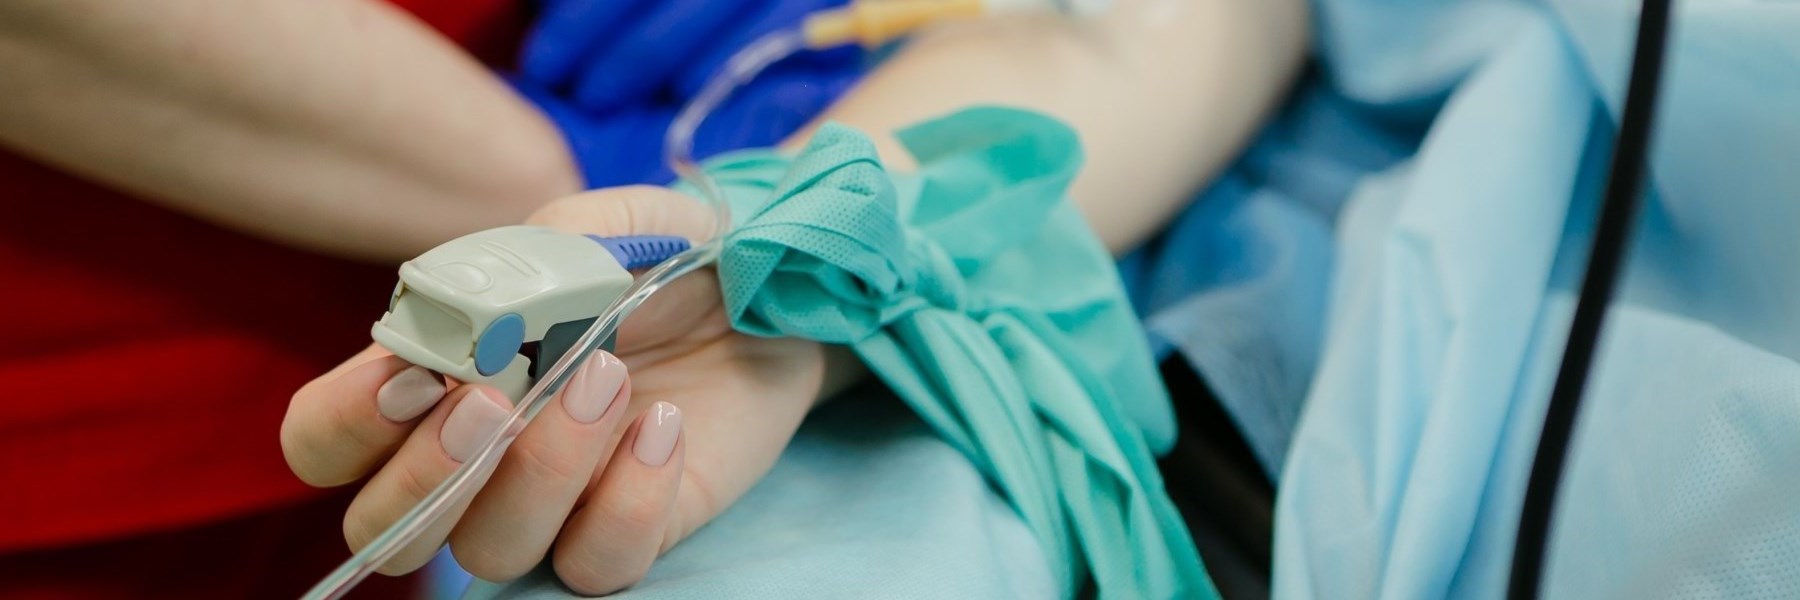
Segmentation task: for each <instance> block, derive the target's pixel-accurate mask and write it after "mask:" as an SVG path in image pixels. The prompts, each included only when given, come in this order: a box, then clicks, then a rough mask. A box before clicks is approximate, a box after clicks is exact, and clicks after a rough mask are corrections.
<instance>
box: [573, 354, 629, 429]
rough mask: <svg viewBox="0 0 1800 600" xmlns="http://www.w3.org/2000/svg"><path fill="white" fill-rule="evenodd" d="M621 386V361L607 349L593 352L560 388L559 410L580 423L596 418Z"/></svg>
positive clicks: (623, 370) (617, 393) (622, 366)
mask: <svg viewBox="0 0 1800 600" xmlns="http://www.w3.org/2000/svg"><path fill="white" fill-rule="evenodd" d="M624 386H625V363H623V362H619V358H618V357H616V356H613V355H612V354H611V353H608V352H595V353H594V354H593V355H592V356H589V357H588V360H587V364H586V365H584V366H582V368H581V372H579V373H576V374H575V380H574V381H571V382H569V388H568V389H567V390H565V391H564V392H563V395H562V399H563V410H564V411H567V412H568V413H569V416H570V417H574V419H575V420H576V421H580V422H582V423H592V422H594V421H598V420H600V415H604V414H606V409H608V408H611V407H612V403H613V399H614V398H618V397H619V388H621V387H624Z"/></svg>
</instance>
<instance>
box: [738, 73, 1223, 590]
mask: <svg viewBox="0 0 1800 600" xmlns="http://www.w3.org/2000/svg"><path fill="white" fill-rule="evenodd" d="M899 139H900V141H901V142H902V143H903V144H904V145H905V146H906V147H907V149H908V150H909V151H910V152H911V153H912V154H913V155H914V157H915V158H916V159H917V160H918V162H919V165H920V167H919V170H918V172H917V174H914V175H903V174H895V173H890V172H888V171H887V170H886V169H884V168H883V167H882V165H881V163H880V161H879V160H878V158H877V157H876V154H875V149H874V146H873V145H872V144H871V143H870V142H869V140H868V139H867V138H866V137H865V136H863V135H862V134H861V133H859V132H857V131H855V130H853V129H850V128H847V127H843V126H840V125H836V124H828V125H826V126H824V127H823V128H821V129H820V130H819V131H818V133H817V134H815V135H814V137H813V139H812V141H811V143H810V144H809V145H808V146H807V147H806V148H805V149H804V150H802V151H801V152H800V153H799V154H798V155H796V156H794V157H791V158H790V157H785V156H781V155H779V154H776V153H773V152H766V151H759V152H751V153H738V154H733V155H728V156H725V157H721V158H719V159H716V160H713V161H711V162H709V164H708V171H709V172H710V173H711V174H712V175H713V176H714V178H715V179H716V181H717V182H718V183H719V184H720V187H721V189H722V190H724V191H725V193H726V196H727V199H728V201H729V202H730V203H731V205H732V210H733V215H734V221H735V223H734V225H735V227H734V228H733V230H732V232H731V233H730V234H728V236H727V238H726V239H725V246H724V251H723V254H722V256H721V258H720V262H719V281H720V284H721V289H722V291H723V295H724V299H725V303H726V307H727V309H728V311H729V315H730V317H731V319H732V323H733V326H735V327H736V328H737V329H738V330H740V331H743V332H746V333H749V334H753V335H761V336H793V337H801V338H807V339H813V340H819V341H823V342H829V343H834V344H844V345H847V346H849V347H851V348H853V349H854V350H855V352H856V354H857V355H858V356H860V357H861V358H862V360H863V361H864V362H865V363H866V364H867V365H868V367H869V369H870V370H871V371H873V372H874V373H875V374H876V375H877V376H879V377H880V378H881V380H882V381H883V382H885V383H886V384H887V385H888V386H889V387H890V388H892V389H893V390H894V392H895V393H896V394H897V395H899V396H900V397H901V398H902V399H903V400H904V401H905V402H906V403H907V404H908V405H909V406H911V407H912V408H913V410H915V411H916V412H918V414H919V415H921V416H922V417H923V418H924V420H925V421H926V422H927V423H928V424H929V425H930V426H931V427H932V428H933V429H934V430H935V431H936V432H937V433H938V434H939V435H941V436H943V438H944V439H946V440H947V441H948V442H949V443H950V444H951V445H952V446H953V447H955V448H956V449H957V450H958V451H960V452H961V453H962V454H963V455H964V456H966V457H968V459H969V460H970V461H971V462H972V463H973V464H974V465H975V466H976V467H977V469H979V470H980V471H981V473H982V474H983V475H984V476H985V477H987V478H988V480H989V481H990V482H992V484H993V485H994V486H995V487H996V488H997V489H999V490H1000V492H1001V493H1002V495H1003V496H1005V497H1006V498H1007V500H1008V501H1009V503H1010V504H1011V505H1012V506H1013V507H1014V508H1015V509H1016V510H1017V511H1018V513H1019V515H1020V516H1021V518H1022V519H1023V520H1024V521H1025V523H1026V524H1027V525H1028V526H1029V527H1030V528H1031V529H1032V531H1033V532H1034V533H1035V535H1036V536H1037V538H1038V540H1039V542H1040V544H1042V545H1043V547H1044V550H1045V555H1046V556H1048V557H1050V559H1051V562H1052V568H1053V569H1056V571H1057V575H1058V576H1059V578H1060V579H1061V581H1062V583H1063V589H1064V590H1065V593H1066V594H1070V595H1072V594H1073V593H1075V591H1076V590H1078V589H1080V587H1081V586H1082V585H1083V584H1084V583H1085V582H1086V581H1088V580H1089V578H1091V579H1092V581H1093V582H1094V584H1095V586H1096V589H1097V590H1098V591H1099V594H1100V596H1101V597H1105V598H1216V597H1217V592H1216V591H1215V590H1214V589H1213V586H1212V584H1211V582H1210V580H1209V579H1208V577H1207V575H1206V571H1205V568H1204V566H1202V564H1201V562H1200V558H1199V555H1198V554H1197V552H1196V551H1195V550H1194V547H1193V545H1192V544H1191V542H1190V541H1189V538H1188V536H1187V531H1186V527H1185V526H1184V524H1183V522H1182V520H1181V517H1180V515H1179V513H1177V512H1176V510H1175V508H1174V506H1173V505H1172V504H1171V503H1170V501H1169V499H1168V496H1167V495H1166V494H1165V493H1164V491H1163V487H1162V480H1161V478H1160V476H1159V475H1158V473H1157V471H1156V465H1155V462H1154V454H1155V453H1157V452H1162V451H1166V450H1167V449H1168V447H1169V446H1171V445H1172V444H1173V440H1174V433H1175V422H1174V418H1173V415H1172V413H1171V410H1170V406H1169V400H1168V398H1167V396H1166V394H1165V392H1164V391H1163V388H1162V386H1161V384H1160V382H1159V380H1158V377H1157V373H1156V369H1155V365H1154V363H1153V361H1152V358H1151V355H1150V349H1149V347H1148V346H1147V344H1146V343H1145V341H1144V338H1143V336H1142V333H1141V332H1140V331H1139V329H1138V324H1137V319H1136V317H1135V316H1134V314H1133V312H1132V310H1131V307H1130V305H1129V304H1128V302H1127V300H1126V298H1125V296H1124V292H1123V291H1122V289H1121V286H1120V283H1119V280H1118V276H1117V273H1116V271H1115V270H1114V267H1113V263H1112V260H1111V258H1110V257H1109V256H1108V255H1107V253H1106V250H1105V248H1104V247H1102V246H1101V245H1100V243H1099V242H1098V240H1097V239H1095V238H1094V236H1093V234H1092V233H1091V232H1090V231H1089V230H1088V229H1087V226H1086V224H1085V223H1084V221H1083V220H1082V219H1081V216H1080V215H1079V214H1078V213H1077V212H1076V211H1075V209H1074V207H1073V206H1072V205H1071V204H1070V203H1069V202H1068V201H1067V199H1066V196H1065V191H1066V189H1067V186H1068V184H1069V182H1070V180H1071V179H1072V178H1073V177H1074V175H1075V173H1076V172H1077V170H1078V169H1079V168H1080V165H1081V161H1082V155H1081V148H1080V144H1079V142H1078V140H1077V138H1076V136H1075V134H1074V132H1073V131H1071V130H1070V129H1068V128H1067V127H1066V126H1064V125H1062V124H1061V123H1059V122H1057V121H1055V120H1053V119H1050V118H1048V117H1044V116H1041V115H1037V114H1033V113H1028V112H1023V111H1018V110H1012V109H1004V108H975V109H969V110H964V111H961V112H958V113H955V114H953V115H950V116H948V117H944V118H941V119H937V120H934V121H930V122H926V123H923V124H920V125H916V126H913V127H911V128H908V129H906V130H904V131H901V132H899Z"/></svg>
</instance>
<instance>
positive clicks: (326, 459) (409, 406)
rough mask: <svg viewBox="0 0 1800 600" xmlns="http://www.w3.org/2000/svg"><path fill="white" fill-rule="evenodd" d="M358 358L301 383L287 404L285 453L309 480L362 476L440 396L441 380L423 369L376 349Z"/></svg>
mask: <svg viewBox="0 0 1800 600" xmlns="http://www.w3.org/2000/svg"><path fill="white" fill-rule="evenodd" d="M358 357H359V358H361V362H360V363H357V362H346V363H345V365H344V366H340V367H339V368H337V369H335V370H333V371H332V372H331V373H327V374H326V375H325V376H323V377H320V378H318V379H315V380H313V381H312V382H311V383H308V384H307V385H306V386H305V387H302V388H300V391H298V392H295V393H294V399H293V401H292V402H290V403H289V404H288V412H287V417H286V418H285V419H283V420H282V423H281V449H282V454H283V455H285V456H286V457H287V461H288V468H290V469H292V470H293V471H294V474H295V475H298V476H299V477H300V479H301V480H302V481H305V482H307V483H308V484H311V485H315V486H334V485H343V484H345V483H349V482H351V481H355V480H356V479H357V478H360V477H362V476H363V475H365V474H367V473H368V472H369V470H370V469H371V468H374V466H375V465H376V464H378V463H380V461H381V460H382V459H384V458H386V457H387V456H388V455H389V454H391V453H393V451H394V449H395V448H396V447H398V446H399V445H400V442H401V441H403V440H405V439H406V435H407V433H408V432H410V431H412V429H413V426H414V421H417V420H418V417H419V415H422V414H424V413H425V412H426V411H428V410H430V409H431V407H432V406H433V405H435V404H437V402H438V400H439V399H440V398H442V397H443V396H444V380H443V378H441V377H439V376H438V375H437V374H435V373H432V372H431V371H428V370H426V369H425V368H423V367H417V366H413V365H411V364H408V363H407V362H406V361H405V360H402V359H400V358H399V357H396V356H393V355H386V354H385V353H384V352H378V351H377V349H375V348H374V347H371V350H365V351H364V352H363V353H362V354H359V355H358ZM355 360H357V359H352V361H355ZM351 365H354V366H351Z"/></svg>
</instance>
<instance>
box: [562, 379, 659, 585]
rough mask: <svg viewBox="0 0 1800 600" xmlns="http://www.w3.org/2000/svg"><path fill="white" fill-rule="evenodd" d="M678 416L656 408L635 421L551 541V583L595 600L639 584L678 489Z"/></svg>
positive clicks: (654, 556) (655, 552) (648, 566)
mask: <svg viewBox="0 0 1800 600" xmlns="http://www.w3.org/2000/svg"><path fill="white" fill-rule="evenodd" d="M681 438H682V436H681V411H680V410H679V409H677V408H675V406H674V405H672V404H669V403H667V402H657V403H656V404H653V405H651V406H650V409H649V410H646V411H644V414H643V415H642V416H640V417H638V420H637V422H636V423H634V424H633V425H632V426H631V428H630V429H628V430H626V432H625V437H623V438H621V439H620V440H619V449H618V451H616V452H615V453H614V455H613V457H612V460H610V461H608V462H607V465H606V472H605V474H603V475H601V476H600V483H599V485H598V486H596V487H595V488H594V491H593V492H592V495H591V496H590V497H589V498H588V502H587V504H586V505H585V506H583V507H581V510H578V511H576V512H575V516H574V517H573V518H571V519H570V520H569V524H568V526H567V527H565V528H564V529H563V532H562V535H561V536H560V537H558V538H557V541H556V556H555V558H554V559H553V563H554V566H555V568H556V575H557V576H558V577H560V578H561V579H562V581H563V583H564V584H567V585H568V586H569V588H570V589H573V590H575V591H576V592H577V593H581V594H587V595H599V594H605V593H610V592H614V591H617V590H619V589H621V588H624V587H625V586H628V585H631V584H633V583H636V582H637V581H638V580H640V579H643V577H644V573H646V572H648V571H649V570H650V563H651V561H653V560H655V559H656V556H657V554H658V553H659V552H660V551H661V550H662V549H663V547H664V545H665V544H664V542H665V541H666V540H667V538H668V536H670V535H672V534H671V532H670V531H669V529H670V528H669V526H668V524H669V519H670V515H672V514H673V513H674V506H675V492H676V490H677V489H678V488H679V487H680V485H681V473H682V461H683V450H684V447H685V444H684V443H683V442H682V439H681Z"/></svg>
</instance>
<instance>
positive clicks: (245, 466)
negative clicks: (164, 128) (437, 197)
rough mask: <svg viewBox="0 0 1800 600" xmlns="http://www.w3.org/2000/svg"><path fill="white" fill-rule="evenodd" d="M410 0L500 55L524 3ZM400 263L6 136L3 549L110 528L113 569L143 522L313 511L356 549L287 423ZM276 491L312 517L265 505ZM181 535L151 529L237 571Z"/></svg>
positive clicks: (97, 540)
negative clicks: (263, 223) (337, 256)
mask: <svg viewBox="0 0 1800 600" xmlns="http://www.w3.org/2000/svg"><path fill="white" fill-rule="evenodd" d="M295 1H304V0H295ZM395 3H396V4H398V5H400V6H401V7H402V8H404V9H406V10H408V11H410V12H412V13H413V14H414V15H416V16H418V17H419V18H420V19H422V20H423V21H425V22H426V23H428V24H430V25H431V26H432V27H434V28H436V29H437V30H438V31H440V32H443V33H444V34H445V35H447V36H449V37H450V38H452V39H454V40H456V41H457V42H458V43H460V44H463V45H464V47H466V48H469V49H470V50H471V51H475V52H476V53H477V54H479V55H482V56H483V57H484V58H486V59H490V62H492V61H493V60H494V59H504V58H507V56H506V55H507V54H508V52H509V50H510V49H511V48H512V47H513V46H514V45H515V42H516V39H517V36H516V34H517V32H518V30H519V25H520V24H521V23H522V21H523V18H524V15H523V14H522V13H521V11H520V9H519V7H518V6H517V3H516V2H514V1H513V0H397V1H396V2H395ZM368 200H369V201H379V199H378V198H370V199H368ZM395 276H396V275H395V269H394V268H393V267H371V266H364V265H355V264H351V263H347V262H343V261H339V260H334V259H330V258H325V257H321V256H316V255H312V254H308V253H305V252H301V251H297V250H292V249H288V248H284V247H281V246H278V245H275V244H273V243H269V242H264V241H262V240H259V239H256V238H252V237H249V236H245V235H240V234H237V233H233V232H230V231H226V230H223V229H220V228H217V227H214V226H212V225H209V224H207V223H204V222H201V221H198V220H195V219H193V218H190V217H187V216H185V215H182V214H178V213H175V212H171V211H168V210H164V209H162V208H158V207H156V206H154V205H151V204H148V203H145V202H143V201H140V200H137V199H135V198H132V197H130V196H128V195H125V194H122V193H118V192H115V191H111V190H109V189H106V188H104V187H101V186H100V185H97V184H94V183H90V182H87V181H84V180H81V179H79V178H77V177H74V176H71V175H68V174H65V173H62V172H60V171H58V170H56V169H54V168H51V167H47V166H44V165H41V164H37V163H35V162H32V161H31V160H29V159H25V158H22V157H19V156H16V155H13V154H9V153H5V152H3V151H0V566H5V565H6V564H10V565H11V566H13V567H18V566H19V565H21V564H26V562H29V561H26V562H21V561H24V560H25V558H26V557H33V553H35V558H34V560H35V559H41V558H42V557H44V556H46V553H47V552H48V553H54V552H64V553H68V552H77V553H78V552H79V549H80V548H82V547H101V546H107V547H112V548H114V550H113V552H114V553H115V554H114V555H109V556H111V558H110V559H102V562H104V563H109V564H99V565H92V564H91V565H86V566H85V568H86V569H87V570H86V571H84V572H86V573H89V574H91V576H92V577H95V578H104V577H106V576H107V573H108V572H109V567H119V566H120V565H121V564H123V563H128V562H132V561H133V559H130V558H129V556H128V555H129V551H124V550H118V549H117V547H118V545H119V544H127V545H129V544H131V543H140V545H141V543H142V542H143V540H142V539H138V540H136V541H133V538H134V536H135V537H136V538H142V537H143V536H168V535H175V534H190V535H198V534H195V533H194V532H197V531H211V533H208V534H206V535H207V536H210V537H205V538H203V539H205V540H209V541H207V542H206V543H212V544H216V543H223V542H221V540H223V541H224V542H230V541H232V540H234V539H238V540H239V541H241V540H244V539H263V540H265V541H270V543H274V542H272V541H271V540H273V539H285V538H279V536H276V535H274V534H271V533H270V531H269V528H270V527H286V528H288V529H294V528H295V527H296V525H303V527H301V529H309V531H307V532H306V533H305V534H304V535H307V536H312V537H316V538H319V540H320V541H322V542H324V544H314V545H312V546H308V547H322V548H328V549H333V550H332V551H333V552H336V553H340V554H341V553H342V552H343V550H342V548H343V542H342V538H341V536H340V535H339V531H340V530H341V529H340V526H339V519H341V513H335V514H334V513H333V512H331V511H326V510H317V509H315V507H317V506H319V505H320V503H322V502H325V501H326V500H325V499H324V498H325V497H326V496H327V495H328V494H331V492H321V491H319V490H313V489H310V488H308V487H307V486H305V485H304V484H302V483H300V482H299V481H298V480H297V479H295V478H294V476H293V475H292V474H290V473H289V471H288V469H287V466H286V463H285V462H284V461H283V459H282V456H281V448H280V442H279V437H278V431H279V428H280V424H281V419H282V415H283V413H284V412H285V410H286V408H287V403H288V400H289V398H290V397H291V396H292V394H293V393H294V391H295V390H296V389H298V388H299V387H300V385H301V384H303V383H305V382H306V381H308V380H310V379H311V378H312V377H314V376H317V375H319V374H320V373H323V372H325V371H326V370H328V369H330V368H331V367H332V366H333V365H335V364H337V363H338V362H339V361H342V360H343V359H344V358H346V357H348V356H350V355H351V354H352V353H354V352H356V351H357V350H358V349H360V348H362V347H363V346H364V345H366V344H368V343H369V325H370V323H372V322H373V321H374V320H375V319H376V318H379V317H380V314H381V311H382V310H383V308H384V307H385V306H386V302H387V295H388V293H389V292H390V291H391V290H392V287H393V282H394V278H395ZM276 510H283V511H290V513H289V514H294V515H304V517H305V519H310V520H304V519H303V520H301V521H295V520H292V519H288V520H285V522H283V521H284V520H283V519H264V520H258V519H260V518H261V515H268V514H270V513H271V512H272V511H276ZM296 518H299V517H296ZM221 523H235V524H236V525H235V526H233V527H229V528H225V529H218V526H219V524H221ZM258 523H260V525H258ZM209 528H212V529H213V530H209ZM258 536H260V538H259V537H258ZM169 544H175V545H176V546H177V547H169ZM180 544H181V543H180V542H169V541H167V539H164V542H163V545H162V546H155V544H151V546H153V547H156V548H160V549H158V550H154V552H155V553H159V554H163V555H182V554H185V556H184V557H183V558H182V561H183V562H185V564H186V565H187V567H184V569H201V571H189V572H187V573H188V574H189V575H198V574H201V573H213V574H222V572H228V571H229V569H222V568H221V566H220V565H219V564H217V562H216V561H219V560H227V561H229V560H231V559H232V557H230V556H217V555H206V554H186V553H189V552H198V551H199V550H197V549H186V550H184V549H180V548H179V546H180ZM281 544H282V545H284V546H286V547H288V548H295V549H297V548H296V546H294V545H293V544H292V542H291V540H290V541H289V542H282V543H281ZM109 545H110V546H109ZM227 546H229V544H227ZM119 552H125V554H126V555H118V554H117V553H119ZM243 558H245V559H248V558H249V557H243ZM261 558H264V559H266V558H268V557H267V556H264V557H261ZM288 558H290V559H297V558H298V557H293V556H290V557H288ZM71 560H80V559H79V558H78V557H75V558H71ZM138 560H139V561H140V562H141V561H142V560H147V559H145V558H144V557H140V559H138ZM186 561H191V562H186ZM40 567H41V568H39V569H36V570H35V571H38V572H42V571H43V570H44V569H49V567H48V566H40ZM120 568H122V567H120ZM264 568H266V567H264ZM5 570H6V569H0V571H5ZM323 574H324V571H323V570H320V571H318V572H317V573H310V574H308V575H309V576H311V577H317V576H321V575H323ZM11 575H13V576H17V575H18V573H16V572H15V573H12V574H11ZM221 576H223V577H230V576H229V575H221ZM4 587H6V582H3V581H0V588H4ZM0 595H7V594H0Z"/></svg>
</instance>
